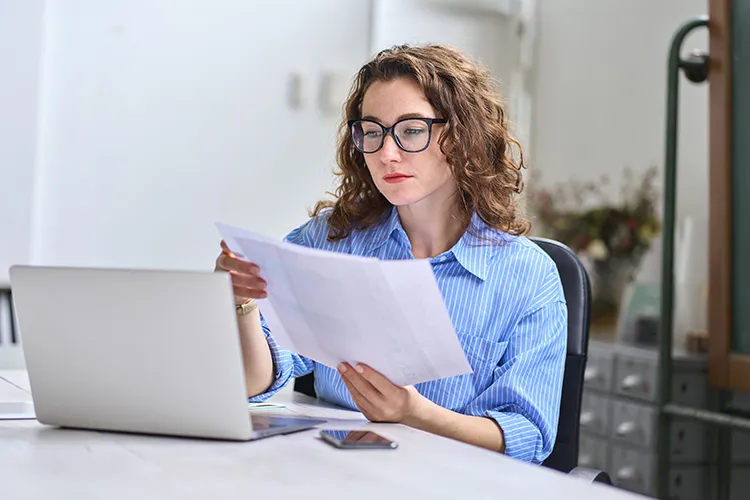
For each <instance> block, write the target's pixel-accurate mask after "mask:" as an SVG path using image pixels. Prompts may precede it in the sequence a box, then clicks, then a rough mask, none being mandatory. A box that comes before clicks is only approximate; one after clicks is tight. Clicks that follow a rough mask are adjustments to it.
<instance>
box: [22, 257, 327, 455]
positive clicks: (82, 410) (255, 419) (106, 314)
mask: <svg viewBox="0 0 750 500" xmlns="http://www.w3.org/2000/svg"><path fill="white" fill-rule="evenodd" d="M10 279H11V288H12V290H13V299H14V304H15V310H16V314H17V318H18V326H19V329H20V337H21V342H22V345H23V350H24V355H25V358H26V367H27V370H28V372H29V379H30V382H31V391H32V397H33V400H34V406H35V411H36V415H37V419H38V420H39V422H41V423H44V424H49V425H55V426H62V427H74V428H83V429H98V430H111V431H123V432H135V433H146V434H160V435H176V436H190V437H200V438H214V439H227V440H252V439H257V438H262V437H268V436H273V435H277V434H286V433H290V432H296V431H300V430H304V429H309V428H312V427H314V426H316V425H318V424H321V423H323V422H324V421H323V420H314V419H304V418H301V419H298V418H279V417H268V416H262V417H261V416H255V415H253V416H252V417H251V415H250V412H249V411H248V403H247V397H246V389H245V378H244V374H243V373H244V372H243V367H242V358H241V350H240V342H239V332H238V329H237V320H236V316H235V312H234V308H233V305H232V304H233V299H232V290H231V282H230V279H229V275H227V274H226V273H215V272H210V271H206V272H182V271H147V270H125V269H91V268H70V267H36V266H14V267H12V268H11V269H10Z"/></svg>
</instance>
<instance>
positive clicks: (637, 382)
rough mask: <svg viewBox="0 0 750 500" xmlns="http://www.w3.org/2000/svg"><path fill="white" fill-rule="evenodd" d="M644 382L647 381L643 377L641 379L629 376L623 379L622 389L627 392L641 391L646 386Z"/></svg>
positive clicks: (637, 376)
mask: <svg viewBox="0 0 750 500" xmlns="http://www.w3.org/2000/svg"><path fill="white" fill-rule="evenodd" d="M644 382H645V381H644V380H643V377H641V376H640V375H636V374H633V375H628V376H626V377H625V378H623V379H622V388H623V389H625V390H626V391H630V390H633V389H639V388H642V387H644V386H645V383H644Z"/></svg>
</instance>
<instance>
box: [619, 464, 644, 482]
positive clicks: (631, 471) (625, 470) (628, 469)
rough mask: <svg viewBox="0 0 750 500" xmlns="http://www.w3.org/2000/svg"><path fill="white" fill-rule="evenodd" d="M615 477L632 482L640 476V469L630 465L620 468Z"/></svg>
mask: <svg viewBox="0 0 750 500" xmlns="http://www.w3.org/2000/svg"><path fill="white" fill-rule="evenodd" d="M615 477H616V478H617V479H618V480H619V481H624V482H631V481H634V480H636V479H637V478H638V471H637V470H636V469H635V467H632V466H629V465H628V466H625V467H622V468H620V469H619V470H618V471H617V474H615Z"/></svg>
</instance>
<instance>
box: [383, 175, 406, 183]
mask: <svg viewBox="0 0 750 500" xmlns="http://www.w3.org/2000/svg"><path fill="white" fill-rule="evenodd" d="M407 179H411V175H406V174H388V175H385V176H383V180H384V181H385V182H387V183H388V184H397V183H399V182H404V181H405V180H407Z"/></svg>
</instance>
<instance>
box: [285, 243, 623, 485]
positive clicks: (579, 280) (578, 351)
mask: <svg viewBox="0 0 750 500" xmlns="http://www.w3.org/2000/svg"><path fill="white" fill-rule="evenodd" d="M532 241H533V242H534V243H536V244H537V245H539V247H540V248H541V249H542V250H544V251H545V252H546V253H547V255H549V256H550V257H551V258H552V260H553V261H555V264H556V265H557V270H558V273H559V274H560V280H561V281H562V285H563V292H564V293H565V301H566V302H567V305H568V352H567V356H566V359H565V374H564V376H563V388H562V401H561V404H560V420H559V422H558V424H557V440H556V441H555V447H554V449H553V451H552V454H551V455H550V456H549V457H547V460H545V461H544V466H546V467H549V468H551V469H555V470H559V471H562V472H565V473H570V474H572V475H574V476H577V477H581V478H583V479H586V480H588V481H592V482H601V483H607V484H612V482H611V480H610V478H609V475H607V473H605V472H603V471H598V470H595V469H589V468H586V467H577V465H578V438H579V427H580V422H579V420H580V415H581V396H582V395H583V373H584V370H585V369H586V355H587V352H588V345H589V314H590V306H591V287H590V284H589V278H588V274H587V273H586V269H585V268H584V267H583V264H581V261H580V260H579V259H578V256H577V255H576V254H575V252H573V251H572V250H571V249H570V248H568V247H567V246H565V245H563V244H561V243H558V242H556V241H553V240H549V239H545V238H532ZM294 390H295V391H297V392H301V393H303V394H307V395H308V396H312V397H316V394H315V379H314V378H313V375H312V374H309V375H305V376H304V377H299V378H297V379H296V380H295V382H294Z"/></svg>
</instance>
